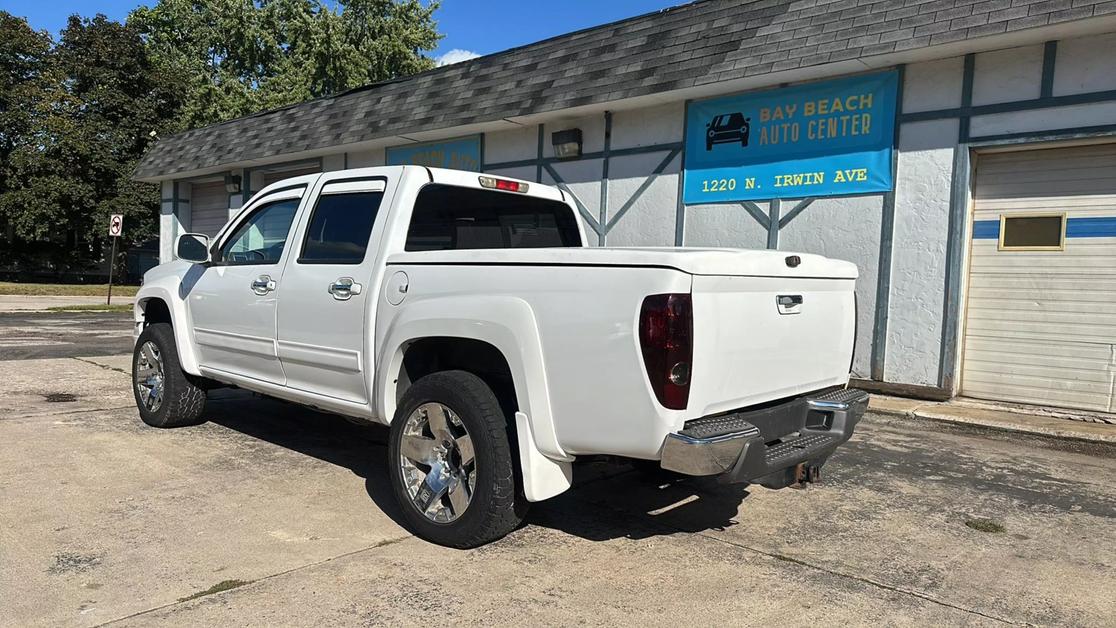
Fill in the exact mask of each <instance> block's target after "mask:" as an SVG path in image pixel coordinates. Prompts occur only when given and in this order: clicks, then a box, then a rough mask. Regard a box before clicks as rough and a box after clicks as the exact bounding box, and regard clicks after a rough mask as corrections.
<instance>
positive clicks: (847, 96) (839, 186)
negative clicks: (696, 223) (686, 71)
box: [682, 72, 899, 205]
mask: <svg viewBox="0 0 1116 628" xmlns="http://www.w3.org/2000/svg"><path fill="white" fill-rule="evenodd" d="M898 83H899V81H898V75H897V73H895V72H885V73H881V74H870V75H866V76H854V77H849V78H845V79H839V80H835V81H823V82H818V83H809V84H806V85H796V86H794V87H784V88H780V89H772V90H767V91H762V92H753V93H748V94H739V95H736V96H727V97H723V98H716V99H712V100H703V101H699V102H693V103H690V105H689V107H688V109H687V113H686V116H687V117H686V169H685V172H684V173H683V176H684V182H683V194H682V198H683V202H685V203H686V204H687V205H693V204H699V203H724V202H731V201H744V200H766V199H772V198H803V197H807V196H833V195H839V194H864V193H869V192H885V191H888V190H891V189H892V186H893V181H892V173H891V151H892V142H893V139H894V137H895V94H896V88H897V86H898Z"/></svg>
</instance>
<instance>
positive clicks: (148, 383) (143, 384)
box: [135, 340, 166, 412]
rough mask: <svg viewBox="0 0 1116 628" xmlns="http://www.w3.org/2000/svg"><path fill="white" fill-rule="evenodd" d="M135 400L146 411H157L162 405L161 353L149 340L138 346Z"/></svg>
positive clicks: (162, 375) (163, 376) (163, 381)
mask: <svg viewBox="0 0 1116 628" xmlns="http://www.w3.org/2000/svg"><path fill="white" fill-rule="evenodd" d="M135 380H136V400H137V401H139V402H140V405H141V406H142V407H143V408H144V409H145V410H147V411H148V412H158V411H159V408H160V407H161V406H162V405H163V389H164V383H165V380H166V375H165V373H164V371H163V353H162V351H159V347H158V346H157V345H156V344H155V343H154V342H151V341H150V340H149V341H147V342H145V343H143V345H142V346H140V349H139V354H138V355H137V356H136V368H135Z"/></svg>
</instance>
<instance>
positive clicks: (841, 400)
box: [661, 389, 868, 488]
mask: <svg viewBox="0 0 1116 628" xmlns="http://www.w3.org/2000/svg"><path fill="white" fill-rule="evenodd" d="M867 407H868V393H866V392H864V391H862V390H855V389H843V390H834V391H829V392H825V393H815V394H809V395H804V396H802V397H796V398H794V399H791V400H789V401H785V402H782V403H779V404H776V405H772V406H768V407H763V408H759V409H753V410H746V411H741V412H735V413H732V414H728V415H721V416H716V417H705V418H701V419H695V420H693V421H688V422H687V423H686V426H685V429H683V430H682V431H681V432H676V433H673V434H669V435H668V436H667V439H666V442H665V443H664V445H663V456H662V463H661V464H662V467H663V468H664V469H669V470H671V471H677V472H679V473H684V474H687V475H720V476H722V479H723V480H724V481H726V482H748V483H755V484H762V485H764V486H771V487H772V488H781V487H783V486H787V485H789V484H792V483H794V481H796V480H797V479H798V478H797V477H796V476H795V470H796V467H798V465H801V464H808V465H810V466H814V467H817V466H820V465H821V464H822V463H823V462H825V459H826V458H828V457H829V455H830V454H832V453H833V451H834V450H835V449H837V447H838V446H839V445H841V444H842V443H844V442H845V441H847V440H849V438H850V437H851V436H852V434H853V430H854V429H855V428H856V424H857V423H858V422H859V421H860V417H861V416H863V415H864V411H865V409H867Z"/></svg>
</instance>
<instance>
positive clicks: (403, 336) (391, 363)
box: [375, 295, 573, 461]
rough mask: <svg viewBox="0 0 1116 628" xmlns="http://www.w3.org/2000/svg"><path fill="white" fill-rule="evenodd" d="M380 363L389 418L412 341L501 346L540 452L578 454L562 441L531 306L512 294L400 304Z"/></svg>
mask: <svg viewBox="0 0 1116 628" xmlns="http://www.w3.org/2000/svg"><path fill="white" fill-rule="evenodd" d="M393 311H394V316H392V318H391V320H390V322H388V324H387V327H386V329H385V334H384V341H383V343H382V344H381V345H380V346H381V350H380V351H379V357H378V359H377V360H376V363H377V364H379V365H381V367H380V368H379V369H378V371H377V374H376V386H375V390H376V391H377V392H376V410H377V413H378V415H379V416H381V417H383V418H384V420H385V422H390V421H391V418H392V417H393V416H394V415H395V405H396V404H395V402H396V399H397V394H396V388H397V385H398V381H397V379H396V374H397V373H399V371H400V368H401V366H402V363H403V353H404V350H405V347H406V345H407V343H409V342H411V341H414V340H419V339H422V338H431V337H450V338H468V339H472V340H479V341H482V342H487V343H488V344H490V345H492V346H494V347H496V348H497V349H498V350H499V351H500V352H501V353H502V354H503V355H504V359H506V360H507V362H508V367H509V368H510V369H511V374H512V381H513V382H514V384H515V393H516V401H517V402H518V405H519V409H520V411H521V412H523V413H524V414H526V416H527V418H528V420H529V422H530V426H531V433H532V435H533V437H534V440H535V442H536V444H537V446H538V449H539V451H540V452H542V453H543V454H545V455H546V456H547V457H549V458H553V459H556V460H564V461H570V460H573V458H572V457H570V456H569V455H568V454H566V452H565V451H563V449H562V447H561V445H560V444H559V443H558V437H557V435H556V433H555V430H554V417H553V415H552V413H551V406H550V393H549V390H548V389H547V376H546V375H547V374H546V366H545V363H544V361H543V353H542V342H541V340H540V337H539V329H538V325H537V324H536V321H535V315H534V312H533V311H532V310H531V306H530V305H529V304H528V303H527V302H526V301H524V300H523V299H520V298H517V297H511V296H502V297H501V296H484V297H474V296H467V295H458V296H446V297H434V298H430V299H422V300H416V301H413V302H410V303H407V304H404V305H402V306H400V307H398V308H395V309H394V310H393Z"/></svg>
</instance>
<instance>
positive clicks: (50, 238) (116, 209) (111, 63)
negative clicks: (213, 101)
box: [0, 15, 181, 271]
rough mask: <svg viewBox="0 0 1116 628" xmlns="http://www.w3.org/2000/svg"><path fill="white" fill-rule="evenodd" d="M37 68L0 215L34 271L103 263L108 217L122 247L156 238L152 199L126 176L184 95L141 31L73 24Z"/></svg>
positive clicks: (94, 22)
mask: <svg viewBox="0 0 1116 628" xmlns="http://www.w3.org/2000/svg"><path fill="white" fill-rule="evenodd" d="M44 67H45V69H44V71H43V76H44V77H45V78H46V80H47V84H46V86H45V87H44V88H43V89H42V90H41V91H40V92H39V93H38V94H37V96H36V98H34V100H33V102H32V103H31V104H30V108H29V116H30V118H31V122H30V125H29V127H30V128H29V130H28V132H27V133H26V134H25V140H24V141H22V142H21V143H20V144H19V145H18V146H17V147H16V148H15V149H14V150H13V152H12V154H11V155H10V164H9V172H10V178H11V181H12V182H13V183H15V185H9V187H8V189H6V190H5V191H4V192H3V194H0V214H3V215H4V216H5V217H6V219H7V221H8V223H9V225H10V226H11V227H12V230H13V231H14V234H15V236H16V237H17V238H18V239H20V240H21V241H23V242H25V243H33V244H34V248H35V250H36V251H37V253H38V254H39V255H38V256H37V257H38V258H39V264H40V265H41V264H43V263H44V262H45V263H46V264H47V265H49V266H50V267H53V268H54V269H55V270H57V271H63V270H70V269H77V268H82V267H84V266H86V265H88V263H89V262H98V261H100V260H101V259H102V255H103V251H104V248H105V246H104V245H105V243H106V242H107V237H108V236H107V233H106V232H107V225H108V216H109V214H112V213H122V214H124V215H125V216H126V220H127V225H128V230H127V232H126V239H125V240H124V242H123V244H125V245H127V244H131V243H138V242H142V241H144V240H147V239H151V238H153V237H155V236H157V235H158V222H157V221H158V206H159V197H158V193H159V191H158V189H157V188H156V186H154V185H151V184H143V183H137V182H135V181H132V179H131V174H132V172H133V171H134V169H135V163H136V161H137V159H138V158H139V157H140V156H141V155H142V154H143V151H144V150H146V148H147V146H148V144H149V143H150V142H151V141H152V135H153V134H154V133H157V132H158V131H160V130H162V129H163V128H164V127H166V126H167V120H168V119H169V117H170V116H173V114H174V113H175V112H176V111H177V110H178V109H179V102H180V100H181V95H180V93H179V92H178V91H176V89H175V85H174V84H173V83H167V81H165V80H164V79H163V76H164V75H163V74H162V73H161V72H159V71H157V70H158V68H157V67H156V66H155V65H154V64H153V63H152V62H151V60H150V59H149V57H148V55H147V51H146V48H145V46H144V43H143V40H142V39H141V38H140V35H139V32H138V30H136V29H135V28H134V27H131V26H127V25H124V24H120V23H118V22H114V21H111V20H109V19H107V18H106V17H105V16H103V15H98V16H96V17H94V18H93V19H82V18H79V17H77V16H71V17H70V20H69V22H68V24H67V26H66V28H65V29H64V30H63V31H62V33H61V38H60V41H59V43H58V45H57V46H56V47H55V48H54V49H53V50H52V51H51V52H50V54H49V55H48V56H47V58H46V64H45V66H44Z"/></svg>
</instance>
